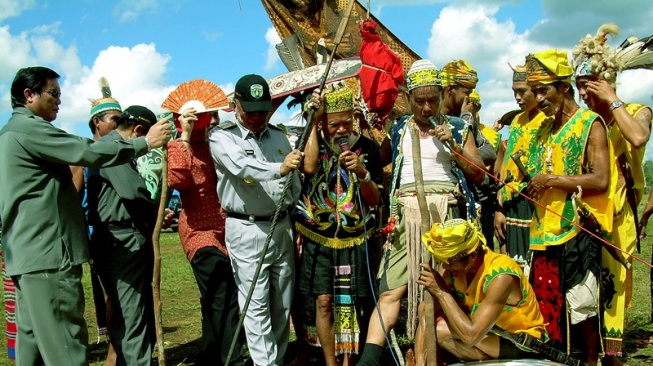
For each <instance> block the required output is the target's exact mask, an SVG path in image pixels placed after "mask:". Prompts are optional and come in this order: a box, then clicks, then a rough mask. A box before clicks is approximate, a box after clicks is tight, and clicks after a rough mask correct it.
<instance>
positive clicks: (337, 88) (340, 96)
mask: <svg viewBox="0 0 653 366" xmlns="http://www.w3.org/2000/svg"><path fill="white" fill-rule="evenodd" d="M353 110H354V93H353V92H352V90H351V89H349V88H348V87H346V86H345V85H344V84H341V83H337V84H332V85H330V86H329V87H327V88H326V93H325V94H324V113H338V112H346V111H353Z"/></svg>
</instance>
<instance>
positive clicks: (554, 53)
mask: <svg viewBox="0 0 653 366" xmlns="http://www.w3.org/2000/svg"><path fill="white" fill-rule="evenodd" d="M525 67H526V73H527V74H528V75H527V76H526V82H527V83H529V84H552V83H555V82H557V81H562V82H565V83H568V84H570V85H571V76H572V75H573V74H574V69H572V68H571V66H569V61H568V59H567V52H566V51H558V50H556V49H555V48H554V49H550V50H546V51H542V52H538V53H536V54H530V55H528V56H526V65H525Z"/></svg>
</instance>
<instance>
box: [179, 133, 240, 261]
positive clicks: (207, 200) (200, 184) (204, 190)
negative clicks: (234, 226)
mask: <svg viewBox="0 0 653 366" xmlns="http://www.w3.org/2000/svg"><path fill="white" fill-rule="evenodd" d="M189 145H190V148H189ZM168 161H169V162H168V184H169V185H170V187H172V188H174V189H176V190H178V191H179V195H180V198H181V202H182V210H181V214H180V216H179V238H180V239H181V245H182V246H183V248H184V252H185V253H186V258H188V260H189V261H190V260H191V259H192V258H193V256H194V255H195V252H197V250H198V249H201V248H204V247H207V246H214V247H217V248H218V249H219V250H220V251H221V252H223V253H224V254H225V255H228V253H227V248H226V247H225V243H224V223H225V217H226V216H225V213H224V212H223V211H222V206H221V205H220V201H219V200H218V194H217V191H216V187H217V183H218V178H217V176H216V174H215V168H214V167H213V158H212V157H211V152H210V150H209V144H208V142H205V141H191V142H190V144H189V143H187V142H183V141H181V140H180V139H176V140H174V141H171V142H170V143H168Z"/></svg>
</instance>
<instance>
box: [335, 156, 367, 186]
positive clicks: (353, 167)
mask: <svg viewBox="0 0 653 366" xmlns="http://www.w3.org/2000/svg"><path fill="white" fill-rule="evenodd" d="M339 159H340V161H341V162H342V163H343V165H344V166H345V169H347V170H348V171H350V172H354V173H355V174H356V175H357V176H358V178H361V179H362V178H365V175H366V174H367V168H366V167H365V164H363V162H361V161H360V159H358V155H356V153H355V152H353V151H345V152H343V153H342V154H340V157H339Z"/></svg>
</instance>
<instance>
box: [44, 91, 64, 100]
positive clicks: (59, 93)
mask: <svg viewBox="0 0 653 366" xmlns="http://www.w3.org/2000/svg"><path fill="white" fill-rule="evenodd" d="M44 92H46V93H48V94H50V95H52V96H53V97H55V98H61V91H59V90H56V89H52V90H44Z"/></svg>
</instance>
